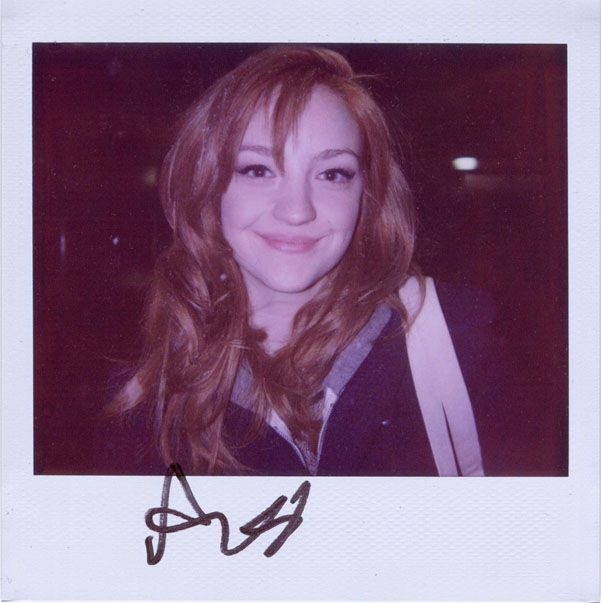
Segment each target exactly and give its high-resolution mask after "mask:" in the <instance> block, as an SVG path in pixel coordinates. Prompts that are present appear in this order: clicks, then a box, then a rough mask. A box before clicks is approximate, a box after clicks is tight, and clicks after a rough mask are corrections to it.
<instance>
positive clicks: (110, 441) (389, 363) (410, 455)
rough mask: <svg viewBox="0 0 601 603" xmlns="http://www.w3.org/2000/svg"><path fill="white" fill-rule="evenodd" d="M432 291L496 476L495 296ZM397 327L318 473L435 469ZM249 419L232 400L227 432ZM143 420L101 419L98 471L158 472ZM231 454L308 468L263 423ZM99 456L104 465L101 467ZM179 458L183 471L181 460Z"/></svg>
mask: <svg viewBox="0 0 601 603" xmlns="http://www.w3.org/2000/svg"><path fill="white" fill-rule="evenodd" d="M437 292H438V297H439V299H440V302H441V306H442V308H443V312H444V314H445V318H446V320H447V324H448V326H449V331H450V333H451V337H452V339H453V343H454V346H455V350H456V353H457V357H458V360H459V363H460V366H461V369H462V372H463V375H464V379H465V381H466V385H467V388H468V391H469V392H470V397H471V399H472V404H473V407H474V415H475V418H476V424H477V427H478V432H479V436H480V444H481V447H482V453H483V461H484V470H485V472H486V473H487V474H503V459H502V458H499V456H500V451H501V450H502V445H503V438H504V437H505V436H504V427H503V425H504V418H503V408H504V404H505V396H507V395H508V394H507V393H506V392H507V391H508V389H507V387H506V386H507V383H506V382H505V381H506V379H507V375H506V373H505V372H504V370H503V364H502V362H501V361H500V357H501V346H500V342H499V341H498V339H497V338H496V337H495V335H494V332H493V328H492V327H493V320H494V317H495V309H494V304H493V302H492V300H491V299H490V298H489V297H488V296H487V295H486V294H483V293H482V292H480V291H477V290H474V289H471V288H466V287H457V286H449V285H444V284H441V283H438V284H437ZM399 327H400V317H399V315H398V314H397V313H393V315H392V317H391V319H390V321H389V322H388V324H387V325H386V326H385V327H384V329H383V331H382V333H381V335H380V337H379V338H378V340H377V341H376V342H375V343H374V346H373V348H372V350H371V352H370V353H369V354H368V356H367V357H366V359H365V360H364V362H363V363H362V364H361V365H360V367H359V368H358V369H357V371H356V372H355V374H354V375H353V376H352V377H351V379H350V380H349V382H348V383H347V385H346V387H345V388H344V390H343V391H342V393H341V395H340V397H339V398H338V400H337V402H336V404H335V405H334V408H333V410H332V413H331V415H330V417H329V420H328V422H327V425H326V427H325V431H324V435H323V446H322V452H321V457H320V462H319V468H318V472H317V475H346V476H352V475H355V476H369V475H381V476H395V475H397V476H429V475H436V474H437V473H436V467H435V465H434V459H433V456H432V452H431V450H430V445H429V443H428V439H427V435H426V430H425V426H424V423H423V420H422V417H421V412H420V409H419V404H418V401H417V395H416V393H415V388H414V384H413V379H412V376H411V371H410V367H409V360H408V357H407V349H406V345H405V338H404V335H403V334H402V331H401V329H400V328H399ZM433 370H435V367H433ZM251 419H252V416H251V414H250V411H248V410H246V409H243V408H241V407H239V406H237V405H235V404H230V405H229V408H228V411H227V413H226V420H225V432H226V437H227V438H228V439H230V440H231V441H233V442H236V441H240V440H241V436H242V434H244V433H245V432H246V430H247V428H248V426H249V424H250V421H251ZM147 423H148V421H147V419H146V417H145V416H144V415H143V414H138V415H135V416H134V417H133V418H130V419H129V420H128V421H126V424H125V429H123V430H121V432H120V433H119V432H118V430H116V429H115V427H114V426H112V427H108V426H107V427H105V429H104V430H103V434H102V439H103V444H102V445H101V446H100V447H99V449H100V448H101V449H103V450H104V453H103V456H104V455H106V459H104V461H103V460H99V463H98V467H99V471H98V472H106V473H110V474H140V475H148V474H151V475H155V474H164V473H165V466H164V464H163V462H162V461H161V460H160V458H159V457H158V454H157V453H156V452H155V451H154V450H152V449H151V448H149V446H148V442H149V441H151V440H152V438H151V433H150V429H149V427H148V425H147ZM237 456H238V458H239V460H240V461H241V462H242V463H243V464H244V465H246V466H248V467H251V468H252V469H253V471H254V473H255V474H258V475H272V476H277V475H307V469H306V468H305V466H304V465H303V464H302V462H301V460H300V458H299V456H298V455H297V453H296V451H295V450H294V448H293V447H292V446H291V445H290V444H289V443H288V442H287V441H286V440H285V439H283V438H282V437H281V436H280V435H279V434H278V433H277V432H276V431H275V430H274V429H272V428H271V427H270V426H268V425H266V426H265V428H264V429H263V431H262V433H261V434H259V436H258V437H257V438H256V439H255V440H253V441H252V442H251V443H250V444H248V445H247V446H246V447H244V448H242V449H240V450H239V451H238V453H237ZM103 463H105V464H106V465H105V466H106V467H107V470H106V471H103V470H102V469H101V467H102V466H103ZM180 464H181V465H182V468H183V470H184V473H186V474H189V473H190V470H189V468H188V469H187V467H186V459H181V460H180Z"/></svg>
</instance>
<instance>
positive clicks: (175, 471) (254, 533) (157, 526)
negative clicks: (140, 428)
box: [145, 463, 311, 565]
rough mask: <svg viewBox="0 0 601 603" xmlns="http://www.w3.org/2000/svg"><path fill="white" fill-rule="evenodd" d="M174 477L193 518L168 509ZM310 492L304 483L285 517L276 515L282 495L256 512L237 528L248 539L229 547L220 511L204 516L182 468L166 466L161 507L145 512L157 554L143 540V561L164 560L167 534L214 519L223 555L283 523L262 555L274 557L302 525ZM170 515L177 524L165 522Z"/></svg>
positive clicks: (227, 528)
mask: <svg viewBox="0 0 601 603" xmlns="http://www.w3.org/2000/svg"><path fill="white" fill-rule="evenodd" d="M174 475H175V476H176V477H177V479H178V481H179V483H180V485H181V487H182V489H183V491H184V494H185V495H186V498H187V499H188V502H189V503H190V505H191V506H192V508H193V509H194V512H195V513H196V517H193V516H191V515H186V514H185V513H182V512H181V511H177V510H176V509H170V508H169V493H170V491H171V482H172V480H173V476H174ZM310 489H311V484H310V483H309V482H308V481H304V482H303V483H302V484H301V485H300V486H299V488H298V490H297V491H296V492H295V493H294V494H293V495H292V497H291V498H290V502H291V503H292V504H296V507H295V509H294V512H293V513H290V514H288V515H282V516H280V517H278V516H277V515H278V513H279V512H280V511H281V509H282V507H283V506H284V504H285V503H286V501H287V500H288V499H287V498H286V497H285V496H280V497H278V498H277V499H276V500H275V501H274V502H273V504H272V505H270V506H269V507H267V509H265V510H264V511H262V512H261V513H259V514H258V515H257V516H256V517H254V518H253V519H251V520H250V521H249V522H247V523H245V524H244V525H243V526H241V527H240V528H239V530H240V532H241V533H242V534H244V535H245V536H246V537H247V538H246V539H245V540H243V541H242V542H241V543H240V544H239V545H237V546H235V547H233V548H230V547H229V540H230V525H229V522H228V520H227V517H226V516H225V515H224V514H223V513H221V512H219V511H213V512H212V513H205V512H204V511H203V510H202V508H201V507H200V505H199V504H198V502H197V501H196V498H195V496H194V494H193V493H192V489H191V488H190V484H188V480H187V479H186V476H185V475H184V472H183V471H182V468H181V467H180V466H179V465H178V464H176V463H174V464H173V465H171V466H170V467H169V469H168V470H167V473H166V475H165V480H164V482H163V494H162V496H161V506H160V507H153V508H151V509H148V511H147V512H146V516H145V519H146V525H147V526H148V528H149V529H150V530H152V531H153V532H157V533H158V534H159V543H158V546H157V549H156V551H155V550H154V547H153V544H152V541H153V537H152V536H148V537H147V538H146V540H145V544H146V562H147V563H148V565H156V564H157V563H158V562H159V561H160V560H161V559H162V558H163V555H164V554H165V546H166V544H167V534H170V533H172V532H179V531H181V530H187V529H188V528H193V527H195V526H198V525H201V526H208V525H210V524H211V522H212V521H213V520H217V521H219V523H220V524H221V545H220V546H221V552H222V553H223V554H224V555H236V554H237V553H239V552H240V551H243V550H244V549H245V548H246V547H247V546H249V545H251V544H252V543H253V542H254V541H255V540H256V539H257V538H258V537H259V536H260V535H261V534H263V533H265V532H268V531H269V530H271V529H273V528H275V527H277V526H279V525H280V524H283V523H285V524H286V527H285V528H284V529H283V530H282V532H281V533H280V534H279V535H278V536H277V538H275V540H274V541H273V542H272V543H271V544H270V545H269V546H268V547H267V548H266V549H265V551H264V553H263V554H264V555H265V556H266V557H271V556H272V555H275V554H276V553H277V552H278V551H279V550H280V548H282V545H283V544H284V542H286V540H287V539H288V538H289V537H290V536H291V535H292V533H293V532H294V531H295V530H297V529H298V527H299V526H300V525H301V523H302V522H303V518H302V514H303V511H304V509H305V505H306V504H307V499H308V497H309V490H310ZM157 515H158V517H159V521H158V523H156V521H155V517H156V516H157ZM169 515H171V516H173V517H178V518H179V519H181V520H182V521H181V522H180V523H175V524H172V525H169V524H168V521H167V520H168V516H169Z"/></svg>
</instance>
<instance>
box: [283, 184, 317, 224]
mask: <svg viewBox="0 0 601 603" xmlns="http://www.w3.org/2000/svg"><path fill="white" fill-rule="evenodd" d="M273 213H274V216H275V218H276V219H277V220H280V221H281V222H286V223H288V224H292V225H295V226H298V225H300V224H305V223H307V222H311V221H313V220H315V218H316V216H317V213H316V211H315V206H314V205H313V199H312V192H311V186H310V184H309V183H308V182H306V181H303V180H298V181H295V180H293V179H292V178H290V179H289V180H288V182H286V183H285V185H284V186H282V188H281V190H280V192H279V196H278V199H277V201H276V205H275V208H274V210H273Z"/></svg>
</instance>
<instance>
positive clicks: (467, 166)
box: [453, 157, 478, 172]
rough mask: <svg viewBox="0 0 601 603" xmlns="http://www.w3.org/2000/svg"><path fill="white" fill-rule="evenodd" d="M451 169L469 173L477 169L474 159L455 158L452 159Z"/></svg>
mask: <svg viewBox="0 0 601 603" xmlns="http://www.w3.org/2000/svg"><path fill="white" fill-rule="evenodd" d="M453 167H454V168H455V169H456V170H461V171H463V172H469V171H471V170H475V169H476V168H477V167H478V160H477V159H476V158H475V157H455V159H453Z"/></svg>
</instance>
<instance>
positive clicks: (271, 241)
mask: <svg viewBox="0 0 601 603" xmlns="http://www.w3.org/2000/svg"><path fill="white" fill-rule="evenodd" d="M257 234H258V235H259V237H260V238H261V239H263V241H264V242H265V243H266V244H267V245H269V247H271V248H272V249H276V250H277V251H283V252H284V253H307V252H308V251H311V250H312V249H313V248H314V247H315V245H317V242H318V241H319V240H320V239H319V238H313V237H301V236H287V235H281V234H260V233H257Z"/></svg>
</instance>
